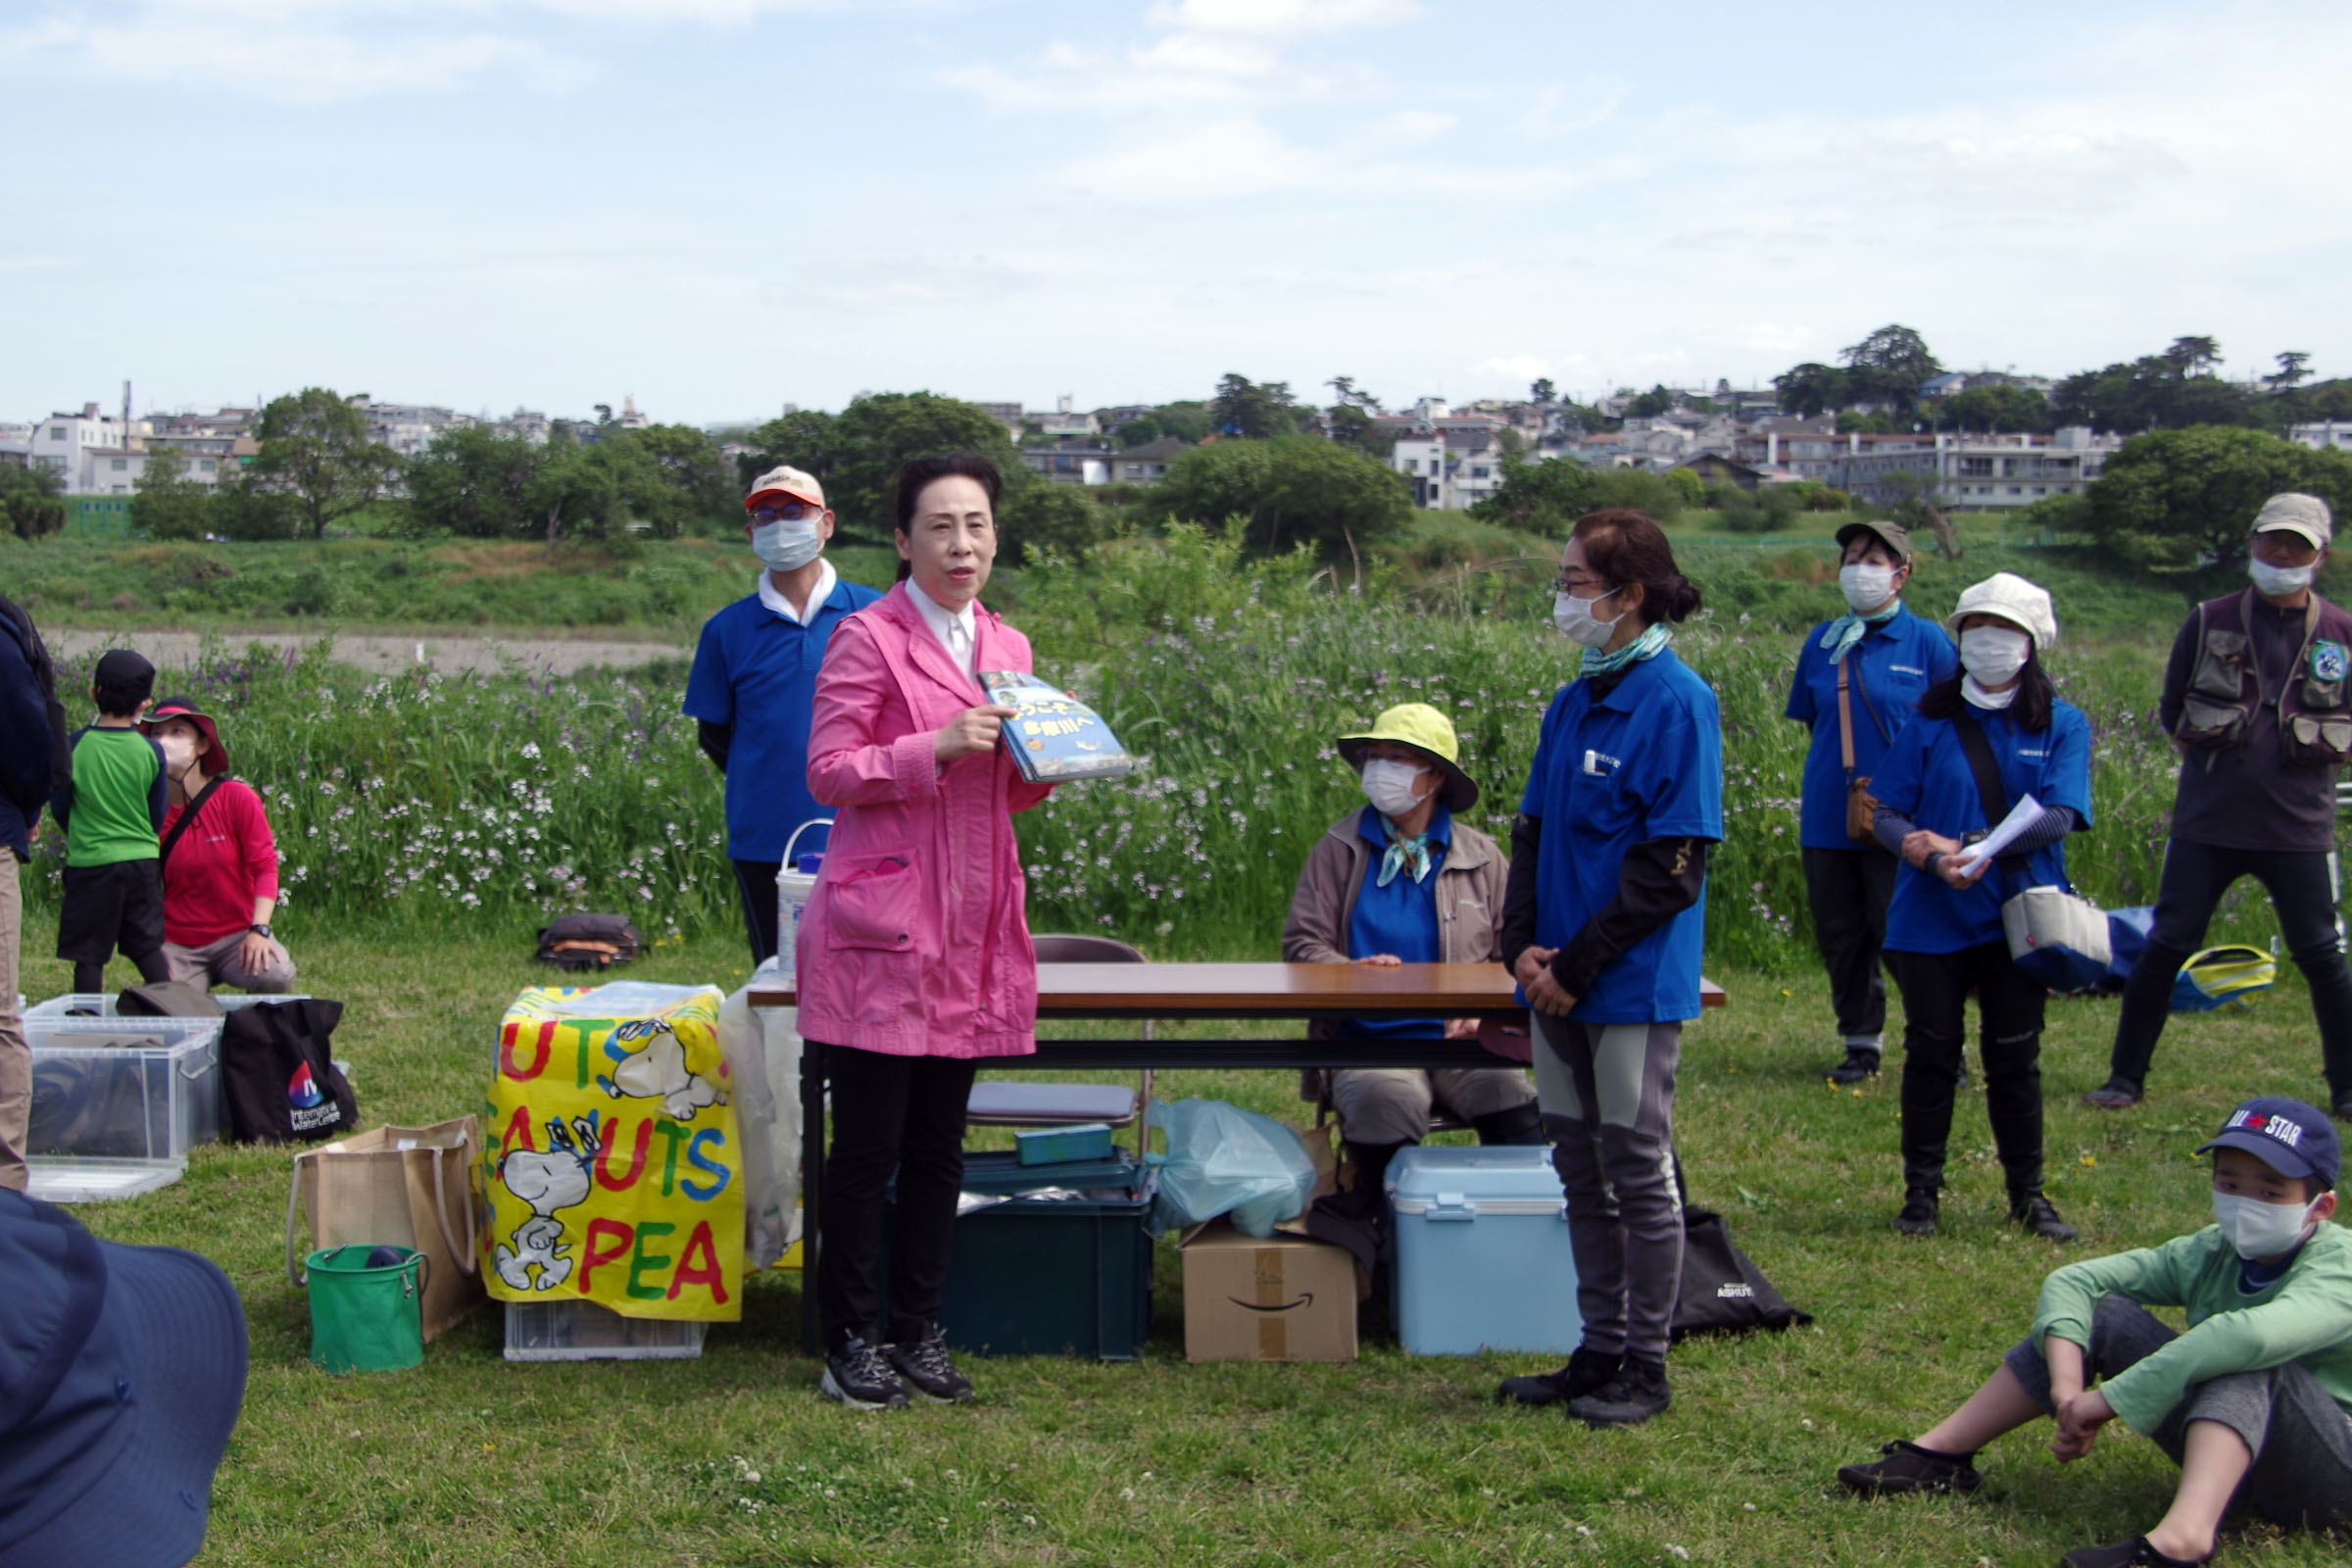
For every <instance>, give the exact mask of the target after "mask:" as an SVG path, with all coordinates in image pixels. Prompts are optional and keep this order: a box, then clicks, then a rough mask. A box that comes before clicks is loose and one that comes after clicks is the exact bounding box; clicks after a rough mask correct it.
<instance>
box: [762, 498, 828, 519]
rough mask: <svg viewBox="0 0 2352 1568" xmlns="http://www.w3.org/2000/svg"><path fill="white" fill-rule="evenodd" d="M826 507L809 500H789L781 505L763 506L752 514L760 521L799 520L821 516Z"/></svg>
mask: <svg viewBox="0 0 2352 1568" xmlns="http://www.w3.org/2000/svg"><path fill="white" fill-rule="evenodd" d="M823 515H825V509H824V508H822V507H820V506H817V505H815V504H814V503H812V502H808V501H787V502H785V503H784V504H783V505H782V506H780V507H761V508H760V510H758V511H757V512H755V513H753V514H752V520H753V521H754V522H758V523H769V522H799V521H800V520H801V519H802V518H804V517H821V516H823Z"/></svg>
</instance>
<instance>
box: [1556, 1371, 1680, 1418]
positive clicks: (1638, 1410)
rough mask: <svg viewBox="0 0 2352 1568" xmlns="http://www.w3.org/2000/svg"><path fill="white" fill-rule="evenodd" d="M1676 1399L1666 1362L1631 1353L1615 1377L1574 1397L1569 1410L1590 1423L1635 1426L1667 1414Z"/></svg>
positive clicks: (1573, 1414)
mask: <svg viewBox="0 0 2352 1568" xmlns="http://www.w3.org/2000/svg"><path fill="white" fill-rule="evenodd" d="M1673 1402H1674V1399H1673V1396H1672V1395H1670V1394H1669V1393H1668V1392H1667V1389H1666V1363H1665V1362H1663V1361H1647V1360H1643V1359H1642V1357H1641V1356H1638V1355H1629V1356H1627V1357H1626V1358H1625V1364H1624V1365H1622V1366H1620V1367H1619V1368H1618V1369H1617V1375H1616V1376H1615V1377H1612V1378H1611V1379H1609V1381H1608V1382H1606V1383H1604V1384H1602V1385H1601V1386H1600V1387H1599V1388H1598V1389H1597V1390H1595V1391H1594V1392H1593V1393H1591V1394H1588V1395H1586V1396H1585V1397H1583V1398H1581V1399H1577V1400H1574V1401H1572V1402H1571V1403H1570V1404H1569V1406H1568V1413H1569V1414H1570V1415H1572V1416H1574V1417H1576V1418H1577V1419H1578V1420H1579V1421H1582V1422H1584V1423H1585V1424H1586V1425H1587V1426H1593V1427H1632V1426H1640V1425H1641V1424H1642V1422H1644V1421H1646V1420H1648V1419H1649V1418H1650V1417H1651V1416H1653V1415H1662V1414H1664V1413H1665V1410H1666V1407H1667V1406H1668V1405H1669V1404H1672V1403H1673Z"/></svg>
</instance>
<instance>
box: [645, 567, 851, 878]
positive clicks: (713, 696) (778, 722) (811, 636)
mask: <svg viewBox="0 0 2352 1568" xmlns="http://www.w3.org/2000/svg"><path fill="white" fill-rule="evenodd" d="M881 597H882V595H881V593H880V592H879V591H877V590H875V589H872V588H867V587H864V586H863V585H861V584H858V583H854V582H851V581H850V580H849V579H847V578H846V577H845V578H839V579H837V580H836V581H835V582H834V585H833V592H832V593H831V594H829V595H828V596H827V597H826V599H825V602H824V604H823V605H822V606H820V607H819V608H818V610H817V613H815V615H814V616H812V617H811V623H810V624H809V625H807V626H804V625H802V624H800V623H799V622H798V621H794V620H787V619H786V618H785V617H784V616H782V615H779V614H777V613H775V612H774V611H772V610H770V609H768V608H767V606H765V605H763V604H761V603H760V596H759V595H758V594H757V593H755V594H753V595H752V596H751V597H750V598H748V599H738V600H736V601H735V603H733V604H731V605H729V606H727V608H726V609H724V610H722V611H720V612H719V613H717V614H715V615H712V616H711V618H710V619H709V620H707V621H705V622H704V623H703V638H702V641H701V643H699V644H698V645H697V646H696V648H695V650H694V670H693V673H691V674H689V675H688V676H687V677H686V707H685V711H686V716H687V717H689V718H699V719H704V720H707V721H709V722H710V723H712V724H732V725H734V726H735V739H734V744H733V745H732V746H731V747H729V749H728V752H727V856H728V858H730V859H736V860H781V859H783V858H784V843H785V841H786V840H787V839H789V838H791V837H792V832H793V829H795V828H797V827H799V826H800V825H801V824H802V823H803V822H807V821H810V820H813V819H814V818H817V817H830V816H831V815H832V814H833V813H832V811H830V810H829V809H826V808H824V807H822V806H819V805H817V804H816V801H815V800H814V798H813V797H811V796H810V795H809V713H810V711H811V710H812V709H813V708H814V707H815V704H816V671H817V668H818V666H819V665H821V664H823V663H824V662H825V644H826V643H827V642H828V641H830V640H831V638H832V636H833V628H834V627H836V626H838V625H840V624H841V621H842V617H843V616H845V615H849V614H853V613H856V612H858V611H859V610H862V609H864V608H865V607H866V606H867V605H870V604H872V603H873V602H874V601H875V600H877V599H879V598H881ZM824 838H825V835H824V830H823V829H821V828H820V829H818V830H816V831H815V832H812V833H807V834H804V835H802V838H801V842H800V846H799V853H802V854H807V853H809V852H811V851H815V850H821V849H823V848H824Z"/></svg>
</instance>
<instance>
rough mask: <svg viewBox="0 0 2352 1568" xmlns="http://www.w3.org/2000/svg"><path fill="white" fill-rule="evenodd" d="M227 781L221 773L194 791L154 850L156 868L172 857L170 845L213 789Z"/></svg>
mask: <svg viewBox="0 0 2352 1568" xmlns="http://www.w3.org/2000/svg"><path fill="white" fill-rule="evenodd" d="M227 782H228V775H227V774H225V773H223V774H221V776H220V777H219V778H216V779H214V780H213V781H212V782H211V783H209V784H207V785H206V786H205V787H204V788H202V789H200V790H198V791H197V792H196V798H195V799H194V800H192V801H190V802H189V803H188V806H187V809H186V810H183V811H181V812H180V813H179V820H178V821H176V822H174V823H172V831H171V832H169V833H167V834H165V835H164V842H163V845H162V847H161V848H160V849H158V850H157V851H156V852H155V864H156V869H157V870H159V871H160V870H162V869H163V865H164V862H165V861H166V860H169V859H171V858H172V846H173V845H175V844H177V843H178V842H179V836H180V835H181V834H182V833H185V832H186V831H187V830H188V828H189V826H190V825H191V824H192V823H194V822H195V820H196V813H197V812H198V811H200V810H202V809H204V803H205V802H207V801H209V800H211V799H212V798H213V791H215V790H217V789H219V788H220V787H221V785H223V784H225V783H227Z"/></svg>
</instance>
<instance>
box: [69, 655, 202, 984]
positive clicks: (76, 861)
mask: <svg viewBox="0 0 2352 1568" xmlns="http://www.w3.org/2000/svg"><path fill="white" fill-rule="evenodd" d="M154 690H155V666H154V665H153V664H150V663H149V662H147V661H146V660H144V659H141V658H140V657H139V656H138V655H137V654H134V653H132V652H131V651H130V650H129V649H127V648H117V649H114V650H111V651H110V652H109V653H107V655H106V656H105V657H104V658H102V659H100V660H99V661H98V669H97V672H96V675H95V677H94V684H92V685H91V687H90V701H91V702H93V703H95V704H97V705H98V721H97V722H96V723H95V724H92V725H90V726H89V727H88V728H87V729H78V730H75V731H74V732H73V735H72V737H70V741H69V744H70V745H71V746H72V747H73V778H72V779H71V780H70V781H69V782H67V783H66V784H64V785H63V786H61V787H60V788H59V789H58V791H57V793H56V794H55V795H54V796H52V797H51V798H50V801H49V809H50V811H51V812H52V813H53V814H54V815H55V816H56V817H57V825H58V826H59V827H62V828H64V829H65V830H66V889H65V900H64V902H63V903H62V904H61V905H60V907H59V909H58V918H57V956H59V957H61V958H64V959H66V960H67V961H69V962H70V963H72V964H73V989H74V990H75V991H82V992H89V991H97V990H99V989H100V988H101V987H102V986H103V985H104V984H105V976H106V960H107V959H109V958H111V957H113V956H114V955H115V950H116V949H117V948H121V949H122V950H123V956H124V957H126V958H128V959H129V960H130V961H131V962H132V963H135V964H137V965H138V967H139V976H140V978H142V979H144V980H146V981H147V982H148V983H149V984H153V983H155V982H156V981H159V980H168V979H170V978H171V975H172V971H171V968H170V966H169V965H167V964H166V963H165V961H164V878H163V867H162V863H161V862H160V861H159V860H158V859H157V858H156V852H157V850H158V848H159V846H158V843H157V839H156V835H157V833H158V832H160V831H161V830H162V828H163V824H164V810H165V795H166V787H165V780H164V754H163V751H162V750H161V749H160V748H159V747H158V746H157V745H156V744H155V742H154V741H152V740H150V739H148V737H147V732H146V731H145V730H142V729H140V728H139V714H140V713H141V712H143V711H145V710H146V707H147V700H148V697H149V695H150V694H151V693H152V692H153V691H154Z"/></svg>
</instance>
